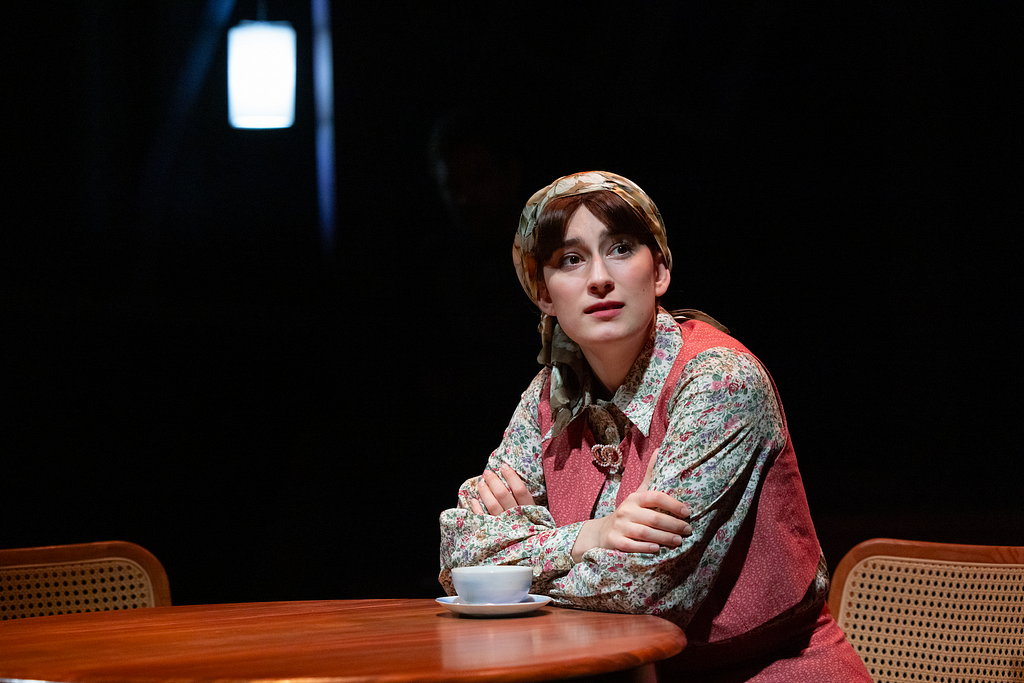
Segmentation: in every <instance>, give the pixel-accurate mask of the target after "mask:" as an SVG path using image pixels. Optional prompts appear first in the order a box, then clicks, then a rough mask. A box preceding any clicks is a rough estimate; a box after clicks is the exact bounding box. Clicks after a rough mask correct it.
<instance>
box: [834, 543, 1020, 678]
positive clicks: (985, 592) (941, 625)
mask: <svg viewBox="0 0 1024 683" xmlns="http://www.w3.org/2000/svg"><path fill="white" fill-rule="evenodd" d="M828 602H829V610H830V611H831V612H832V616H833V617H835V619H836V621H837V622H838V623H839V626H840V627H841V628H842V629H843V631H844V632H845V633H846V637H847V639H848V640H849V641H850V642H851V644H852V645H853V647H854V649H855V650H856V651H857V654H859V655H860V657H861V659H862V660H864V663H865V664H866V665H867V667H868V671H869V672H870V673H871V677H872V678H873V679H874V681H875V683H882V682H883V681H884V682H889V681H901V682H902V681H929V682H934V683H952V682H953V681H957V682H965V683H966V682H972V683H973V682H976V681H986V682H987V681H999V682H1000V683H1009V682H1012V681H1024V547H1015V546H982V545H954V544H947V543H925V542H918V541H902V540H894V539H886V538H876V539H872V540H870V541H865V542H863V543H861V544H860V545H857V546H856V547H854V548H853V549H852V550H850V552H848V553H847V554H846V557H844V558H843V559H842V561H841V562H840V563H839V565H838V566H837V567H836V571H835V573H834V575H833V578H832V589H831V592H830V594H829V601H828Z"/></svg>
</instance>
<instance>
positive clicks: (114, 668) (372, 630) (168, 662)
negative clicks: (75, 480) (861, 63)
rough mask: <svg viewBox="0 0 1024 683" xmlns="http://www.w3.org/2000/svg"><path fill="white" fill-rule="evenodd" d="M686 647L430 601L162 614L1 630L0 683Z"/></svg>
mask: <svg viewBox="0 0 1024 683" xmlns="http://www.w3.org/2000/svg"><path fill="white" fill-rule="evenodd" d="M685 644H686V638H685V637H684V636H683V633H682V631H681V630H680V629H679V628H678V627H676V626H675V625H674V624H672V623H670V622H668V621H665V620H663V619H659V618H658V617H652V616H635V615H623V614H608V613H601V612H584V611H578V610H569V609H560V608H556V607H544V608H542V609H540V610H538V611H536V612H533V613H529V614H526V615H523V616H520V617H515V618H505V619H473V618H466V617H460V616H457V615H454V614H452V613H450V612H448V611H447V610H445V609H444V608H443V607H441V606H440V605H438V604H437V603H436V602H434V601H433V600H345V601H316V602H282V603H251V604H237V605H201V606H199V605H197V606H180V607H161V608H155V609H149V610H134V611H130V612H98V613H91V614H74V615H64V616H53V617H39V618H36V619H25V620H22V621H11V622H4V623H2V624H0V680H11V679H31V680H37V681H55V682H62V683H64V682H69V683H70V682H75V683H78V682H81V683H100V682H103V683H127V682H133V683H191V682H196V683H198V682H213V681H218V682H221V681H223V682H227V681H257V680H259V681H274V680H279V681H280V680H284V679H291V680H295V679H306V680H309V681H325V682H326V681H338V682H341V681H379V682H393V683H398V682H402V681H441V680H450V681H458V680H464V681H486V680H490V681H512V680H517V681H540V680H551V679H556V678H563V677H569V676H581V675H592V674H598V673H604V672H610V671H620V670H625V669H630V668H634V667H639V666H641V665H644V664H647V663H650V662H654V661H658V660H661V659H664V658H666V657H670V656H672V655H674V654H676V653H678V652H680V651H681V650H682V649H683V647H684V646H685Z"/></svg>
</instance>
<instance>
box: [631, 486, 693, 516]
mask: <svg viewBox="0 0 1024 683" xmlns="http://www.w3.org/2000/svg"><path fill="white" fill-rule="evenodd" d="M634 495H636V497H637V499H636V504H637V505H639V506H640V507H644V508H651V509H655V508H660V509H662V510H664V511H665V512H667V513H668V514H670V515H674V516H676V517H678V518H680V519H686V518H688V517H689V516H690V506H689V505H687V504H686V503H680V502H679V501H678V500H676V499H675V498H673V497H672V496H670V495H668V494H667V493H665V492H663V491H643V490H641V491H637V492H636V493H635V494H634Z"/></svg>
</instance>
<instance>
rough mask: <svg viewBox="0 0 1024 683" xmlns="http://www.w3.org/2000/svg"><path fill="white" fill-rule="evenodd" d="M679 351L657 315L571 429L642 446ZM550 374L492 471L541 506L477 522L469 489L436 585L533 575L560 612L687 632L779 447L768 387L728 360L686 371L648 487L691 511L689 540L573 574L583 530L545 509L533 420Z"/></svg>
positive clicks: (742, 358)
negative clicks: (492, 567) (582, 424)
mask: <svg viewBox="0 0 1024 683" xmlns="http://www.w3.org/2000/svg"><path fill="white" fill-rule="evenodd" d="M682 345H683V340H682V335H681V333H680V330H679V326H678V324H677V323H676V322H675V321H674V320H673V319H672V317H671V316H670V315H668V314H667V313H665V312H664V311H662V312H660V313H659V315H658V319H657V324H656V326H655V330H654V333H653V335H652V339H651V340H650V341H649V342H648V345H647V347H645V351H644V352H642V353H641V354H640V356H639V358H638V360H637V362H636V363H635V364H634V366H633V368H632V369H631V370H630V373H629V375H628V376H627V379H626V381H625V382H624V383H623V385H622V386H621V387H620V388H619V389H618V391H616V393H615V395H614V396H613V397H612V399H611V401H608V402H600V401H599V402H595V403H593V404H591V405H590V406H587V409H586V411H584V412H583V413H581V414H580V415H578V416H577V417H576V418H575V419H589V420H591V427H592V431H593V433H594V434H595V435H599V434H604V435H605V438H601V437H600V436H599V437H598V438H599V440H601V441H603V442H605V443H609V442H617V441H618V440H619V439H620V438H621V436H622V435H624V433H625V430H628V429H639V430H641V431H642V432H643V433H644V435H647V434H648V430H649V429H650V426H651V419H652V417H653V414H654V410H655V407H656V405H657V403H658V397H659V395H660V393H661V389H662V387H663V386H664V383H665V380H666V378H667V377H668V375H669V371H670V370H671V367H672V363H671V359H674V358H675V357H676V356H677V355H678V354H679V352H680V350H681V349H682ZM549 373H550V370H549V369H548V368H545V369H543V370H541V372H540V373H539V374H538V375H537V376H536V377H535V378H534V379H533V381H532V382H531V383H530V386H529V387H528V388H527V389H526V391H525V392H524V393H523V395H522V399H521V401H520V403H519V406H518V407H517V409H516V411H515V414H514V415H513V416H512V420H511V422H510V423H509V426H508V428H507V429H506V430H505V434H504V437H503V439H502V441H501V444H500V445H499V446H498V448H496V449H495V450H494V452H493V453H491V455H490V458H489V459H488V461H487V467H488V468H490V469H491V470H493V471H494V472H496V473H497V472H498V469H499V467H500V466H501V464H502V463H505V464H507V465H509V466H510V467H512V468H513V469H514V470H515V471H516V472H517V473H518V474H519V475H520V477H522V479H523V481H524V483H525V484H526V486H527V488H529V490H530V493H531V494H532V495H533V497H534V501H535V503H536V504H535V505H523V506H518V507H515V508H512V509H510V510H506V511H505V512H503V513H501V514H500V515H497V516H490V515H478V514H474V513H473V511H472V509H471V507H470V500H472V499H473V498H476V485H477V482H478V481H480V479H481V477H473V478H471V479H469V480H467V481H466V482H465V483H464V484H463V485H462V487H461V488H460V489H459V493H458V507H456V508H452V509H449V510H445V511H444V512H443V513H442V514H441V574H440V577H439V579H440V581H441V583H442V585H443V586H444V588H445V590H446V591H447V592H448V594H449V595H454V594H455V591H454V588H453V587H452V583H451V576H450V572H451V569H453V568H455V567H460V566H468V565H480V564H516V565H530V566H532V567H533V573H534V581H533V587H532V589H531V590H532V592H533V593H537V594H545V595H549V596H551V598H552V599H553V601H554V602H555V604H559V605H564V606H573V607H579V608H584V609H591V610H599V611H609V612H626V613H648V614H655V615H659V616H663V617H665V618H668V619H671V620H672V621H674V622H676V623H678V624H680V625H681V626H685V625H686V624H687V623H688V622H689V620H690V618H691V617H692V616H693V614H694V612H695V611H696V610H697V608H698V607H699V606H700V604H701V602H702V601H703V599H704V597H705V596H706V595H707V594H708V591H709V590H710V588H711V586H712V585H713V584H714V581H715V579H716V577H717V575H718V570H719V567H720V566H721V564H722V561H723V560H724V558H725V555H726V553H727V552H728V551H729V548H730V546H731V544H732V543H733V541H734V539H735V538H736V534H737V532H738V530H739V528H740V525H741V524H742V523H743V520H744V519H745V518H746V516H747V514H749V513H751V502H752V501H753V498H754V493H755V491H756V489H757V486H758V483H759V482H760V481H761V474H762V469H763V467H764V464H765V463H766V462H768V461H769V460H770V459H771V458H772V457H773V456H774V455H775V454H777V453H778V452H779V451H781V449H782V448H783V446H784V444H785V442H784V439H785V428H784V425H783V420H782V414H781V410H780V406H779V404H778V401H777V399H776V396H775V391H774V388H773V385H772V383H771V381H770V380H769V379H768V377H767V375H766V374H765V372H764V370H763V369H762V368H761V366H760V364H759V363H758V362H757V360H755V359H754V358H753V357H752V356H750V355H748V354H745V353H740V352H738V351H735V350H732V349H727V348H712V349H709V350H706V351H704V352H701V353H699V354H698V355H696V356H695V357H694V358H693V359H692V360H690V361H689V362H688V363H687V364H686V366H685V368H684V370H683V373H682V375H681V376H680V379H679V381H678V383H677V384H676V387H675V391H674V394H673V396H672V397H671V398H670V400H669V401H668V403H667V411H668V430H667V432H666V435H665V438H664V441H663V442H662V444H661V446H660V447H659V449H658V450H657V451H656V458H657V460H656V461H655V465H654V470H653V475H652V480H651V488H652V489H657V490H660V491H665V492H666V493H669V494H670V495H672V496H674V497H676V498H677V499H679V500H681V501H684V502H686V503H688V504H689V506H690V508H691V510H692V515H691V517H690V523H691V525H692V527H693V533H692V535H691V536H689V537H684V538H683V544H682V546H680V547H678V548H662V549H661V550H660V551H659V552H658V553H657V554H641V553H624V552H621V551H617V550H607V549H603V548H595V549H592V550H589V551H587V552H586V553H585V554H584V555H583V557H582V559H581V561H580V562H578V563H576V562H573V560H572V557H571V556H570V551H571V550H572V547H573V544H574V543H575V541H576V536H577V534H578V533H579V530H580V527H581V526H582V525H583V522H577V523H574V524H569V525H567V526H563V527H557V526H556V525H555V522H554V519H553V518H552V516H551V513H550V512H549V511H548V509H547V508H546V507H545V504H546V502H547V498H546V489H545V483H544V471H543V468H542V465H541V443H542V442H543V440H544V439H545V438H549V437H550V434H541V433H540V427H539V420H538V417H537V411H538V407H539V404H540V400H541V391H542V390H543V387H544V384H545V381H546V380H547V377H548V375H549ZM606 439H607V440H606ZM499 476H500V474H499ZM618 483H619V482H618V479H617V478H615V477H609V478H608V479H607V480H606V482H605V485H604V488H603V489H602V491H601V494H600V497H599V499H598V505H597V507H596V510H595V516H598V517H600V516H604V515H607V514H609V513H611V512H612V511H613V510H614V509H615V498H616V494H617V493H618Z"/></svg>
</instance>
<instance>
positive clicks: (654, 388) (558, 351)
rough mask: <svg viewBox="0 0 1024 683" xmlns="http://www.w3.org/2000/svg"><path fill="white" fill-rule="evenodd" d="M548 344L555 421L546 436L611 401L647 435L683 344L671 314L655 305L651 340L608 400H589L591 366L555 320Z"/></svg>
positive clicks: (556, 432) (560, 430)
mask: <svg viewBox="0 0 1024 683" xmlns="http://www.w3.org/2000/svg"><path fill="white" fill-rule="evenodd" d="M552 342H553V343H552V351H551V356H550V358H549V362H550V363H551V397H550V403H551V410H552V413H553V415H552V417H553V418H554V419H553V420H552V425H551V429H550V431H549V432H548V434H547V435H546V436H545V438H554V437H555V436H558V435H559V434H561V433H562V431H563V430H564V429H565V428H566V426H568V424H569V423H570V422H572V421H573V420H574V419H576V418H577V417H579V416H580V415H581V414H583V412H584V411H585V410H586V408H587V407H588V406H590V405H591V404H593V405H595V406H598V407H602V406H606V405H608V404H614V405H615V407H616V408H618V409H619V410H620V411H622V413H623V414H624V415H625V416H626V417H627V418H628V419H629V421H630V422H631V423H632V424H633V426H634V427H635V428H636V429H639V430H640V432H641V433H642V434H643V435H644V436H647V435H648V433H649V432H650V428H651V419H652V418H653V417H654V409H655V406H656V405H657V403H658V396H659V395H660V394H661V388H662V386H663V385H664V383H665V378H666V377H668V374H669V371H670V370H671V369H672V363H673V361H675V358H676V356H678V355H679V350H680V349H681V348H682V344H683V338H682V335H681V334H680V332H679V325H678V324H677V323H676V321H675V320H673V318H672V316H671V315H670V314H669V313H667V312H666V311H665V310H663V309H658V315H657V319H656V321H655V325H654V330H653V331H652V333H651V336H650V338H649V339H648V340H647V343H646V344H645V345H644V347H643V350H641V352H640V354H639V355H638V356H637V359H636V361H635V362H634V363H633V367H632V368H630V370H629V372H628V373H627V374H626V380H625V381H624V382H623V383H622V386H620V387H619V388H618V389H617V390H616V391H615V394H614V395H613V396H612V398H611V400H610V401H601V400H595V399H594V398H593V392H592V391H591V381H592V379H591V374H590V368H589V366H587V363H586V360H585V359H584V358H583V353H582V351H581V350H580V348H579V346H577V345H576V344H575V343H574V342H573V341H572V340H570V339H569V338H568V336H566V335H565V333H564V332H562V330H561V328H560V327H558V326H557V324H556V327H555V330H554V335H553V339H552ZM556 356H557V357H556Z"/></svg>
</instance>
